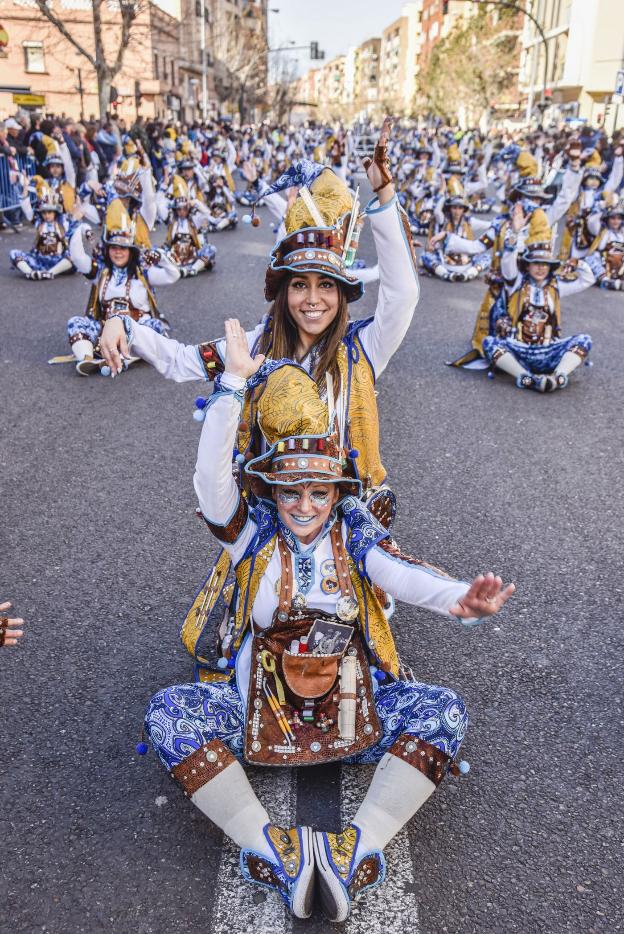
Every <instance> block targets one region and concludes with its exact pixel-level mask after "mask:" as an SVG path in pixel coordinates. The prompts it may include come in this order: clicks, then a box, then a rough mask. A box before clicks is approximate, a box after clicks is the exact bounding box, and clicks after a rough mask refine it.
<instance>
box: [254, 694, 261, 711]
mask: <svg viewBox="0 0 624 934" xmlns="http://www.w3.org/2000/svg"><path fill="white" fill-rule="evenodd" d="M254 707H255V708H256V710H262V701H261V700H260V698H259V697H256V699H255V701H254Z"/></svg>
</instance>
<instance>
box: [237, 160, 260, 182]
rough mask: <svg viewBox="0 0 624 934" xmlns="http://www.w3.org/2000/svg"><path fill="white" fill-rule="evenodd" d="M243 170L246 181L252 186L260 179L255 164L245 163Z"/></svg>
mask: <svg viewBox="0 0 624 934" xmlns="http://www.w3.org/2000/svg"><path fill="white" fill-rule="evenodd" d="M241 169H242V172H243V175H244V176H245V179H246V181H248V182H249V183H250V184H251V183H253V182H255V181H256V179H257V178H258V171H257V169H256V167H255V165H254V164H253V162H250V161H248V162H243V164H242V166H241Z"/></svg>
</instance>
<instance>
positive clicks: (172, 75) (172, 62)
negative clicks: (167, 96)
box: [171, 59, 176, 84]
mask: <svg viewBox="0 0 624 934" xmlns="http://www.w3.org/2000/svg"><path fill="white" fill-rule="evenodd" d="M171 83H172V84H175V83H176V79H175V62H174V60H173V59H171Z"/></svg>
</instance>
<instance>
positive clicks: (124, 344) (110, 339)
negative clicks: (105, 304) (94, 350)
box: [100, 318, 130, 376]
mask: <svg viewBox="0 0 624 934" xmlns="http://www.w3.org/2000/svg"><path fill="white" fill-rule="evenodd" d="M100 352H101V354H102V356H103V357H104V360H105V361H106V363H107V364H108V366H109V367H110V369H111V374H112V375H113V376H116V375H117V374H119V373H121V371H122V370H123V360H122V358H123V357H129V356H130V351H129V349H128V341H127V339H126V330H125V328H124V326H123V321H122V320H121V319H120V318H109V320H108V321H106V322H105V324H104V327H103V329H102V335H101V337H100Z"/></svg>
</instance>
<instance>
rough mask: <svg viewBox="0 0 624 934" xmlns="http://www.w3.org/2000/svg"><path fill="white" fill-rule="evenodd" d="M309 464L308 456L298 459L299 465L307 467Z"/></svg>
mask: <svg viewBox="0 0 624 934" xmlns="http://www.w3.org/2000/svg"><path fill="white" fill-rule="evenodd" d="M307 466H308V461H307V458H305V457H300V458H299V460H298V461H297V467H307Z"/></svg>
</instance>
